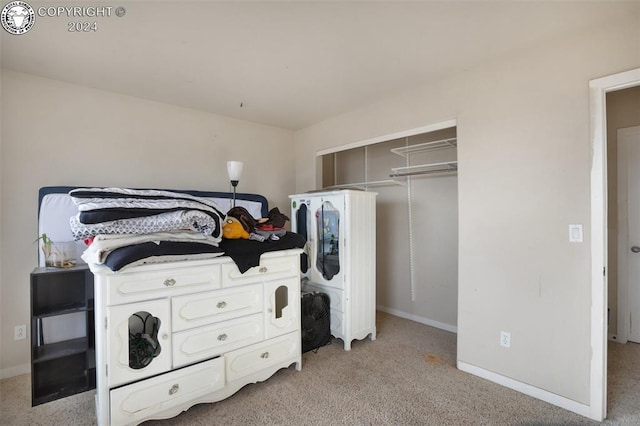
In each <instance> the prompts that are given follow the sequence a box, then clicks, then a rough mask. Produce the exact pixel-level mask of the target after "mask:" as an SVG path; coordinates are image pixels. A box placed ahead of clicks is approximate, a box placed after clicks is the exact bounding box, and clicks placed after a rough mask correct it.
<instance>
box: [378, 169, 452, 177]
mask: <svg viewBox="0 0 640 426" xmlns="http://www.w3.org/2000/svg"><path fill="white" fill-rule="evenodd" d="M457 171H458V168H457V167H454V168H450V169H441V170H426V171H421V172H407V173H393V174H390V175H389V177H390V178H399V177H407V176H419V175H434V174H437V173H443V174H444V173H456V172H457Z"/></svg>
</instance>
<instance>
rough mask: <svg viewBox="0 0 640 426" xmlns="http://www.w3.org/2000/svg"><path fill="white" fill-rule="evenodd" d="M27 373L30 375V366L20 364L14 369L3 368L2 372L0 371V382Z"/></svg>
mask: <svg viewBox="0 0 640 426" xmlns="http://www.w3.org/2000/svg"><path fill="white" fill-rule="evenodd" d="M29 373H31V365H30V364H21V365H17V366H15V367H9V368H3V369H2V370H0V380H2V379H8V378H9V377H15V376H21V375H23V374H29Z"/></svg>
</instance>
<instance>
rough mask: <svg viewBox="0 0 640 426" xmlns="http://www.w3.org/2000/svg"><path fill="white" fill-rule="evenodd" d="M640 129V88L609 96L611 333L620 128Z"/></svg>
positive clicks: (612, 325) (613, 325)
mask: <svg viewBox="0 0 640 426" xmlns="http://www.w3.org/2000/svg"><path fill="white" fill-rule="evenodd" d="M633 126H640V86H637V87H632V88H630V89H625V90H619V91H616V92H611V93H609V94H608V95H607V197H608V199H607V202H608V207H609V209H608V212H607V215H608V216H607V222H608V224H607V228H608V236H609V238H608V239H609V244H608V248H607V250H608V253H607V256H608V262H609V274H608V275H609V294H608V300H609V310H610V311H609V334H610V335H616V334H617V333H618V268H617V265H618V208H617V203H618V185H617V179H618V167H617V165H618V162H617V157H618V129H622V128H625V127H633Z"/></svg>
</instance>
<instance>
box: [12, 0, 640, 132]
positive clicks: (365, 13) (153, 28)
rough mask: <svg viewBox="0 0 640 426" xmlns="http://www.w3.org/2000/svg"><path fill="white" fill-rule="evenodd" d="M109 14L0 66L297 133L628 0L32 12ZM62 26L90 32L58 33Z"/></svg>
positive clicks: (601, 16) (48, 27)
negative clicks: (92, 27)
mask: <svg viewBox="0 0 640 426" xmlns="http://www.w3.org/2000/svg"><path fill="white" fill-rule="evenodd" d="M30 4H31V5H32V6H33V8H34V9H36V10H37V8H38V7H39V6H60V5H63V6H64V5H67V6H82V5H84V6H87V5H91V6H97V5H101V6H105V5H107V6H113V7H114V8H115V7H116V6H123V7H125V9H126V14H125V15H124V16H123V17H116V16H115V14H114V13H113V11H112V16H111V17H104V18H76V19H69V18H67V17H66V16H60V17H41V16H36V22H35V25H34V27H33V28H32V29H31V31H29V32H28V33H26V34H24V35H20V36H15V35H10V34H8V33H6V32H5V31H4V30H0V31H1V32H2V57H1V60H2V67H3V68H5V69H10V70H15V71H21V72H26V73H30V74H35V75H38V76H43V77H48V78H53V79H57V80H62V81H68V82H71V83H75V84H80V85H84V86H89V87H94V88H99V89H104V90H109V91H113V92H118V93H123V94H128V95H132V96H137V97H140V98H145V99H150V100H155V101H160V102H166V103H170V104H175V105H180V106H184V107H189V108H195V109H199V110H204V111H209V112H212V113H216V114H221V115H225V116H230V117H236V118H239V119H243V120H250V121H255V122H259V123H265V124H270V125H274V126H279V127H283V128H288V129H300V128H303V127H306V126H308V125H311V124H314V123H317V122H320V121H322V120H324V119H327V118H328V117H331V116H334V115H338V114H341V113H344V112H346V111H349V110H351V109H354V108H357V107H359V106H362V105H366V104H369V103H372V102H375V101H377V100H379V99H382V98H385V97H387V96H390V95H392V94H395V93H398V92H401V91H405V90H410V89H411V88H412V87H416V86H418V85H420V84H423V83H424V82H426V81H429V80H432V79H436V78H440V77H441V76H443V75H445V74H448V73H454V72H458V71H461V70H464V69H468V68H469V67H472V66H474V65H476V64H478V63H481V62H483V61H488V60H492V58H496V57H499V56H501V55H505V54H509V53H511V52H514V51H518V50H522V49H527V48H530V47H531V46H534V45H535V44H537V43H545V42H549V41H552V40H553V39H554V38H556V37H561V36H566V35H570V34H579V33H580V32H582V31H587V30H588V29H589V28H590V27H592V26H593V25H597V24H600V23H602V22H604V21H612V22H614V21H615V20H618V19H624V17H625V16H628V15H629V14H635V15H636V16H637V14H638V13H639V10H640V7H639V5H640V3H639V2H637V1H635V2H629V3H624V2H612V1H604V2H597V1H591V2H577V1H573V2H558V1H552V2H539V1H534V2H523V1H511V2H488V1H472V2H460V1H449V2H433V1H423V2H410V3H405V2H400V1H387V2H381V1H379V2H363V1H358V2H342V1H332V2H328V1H326V2H293V1H290V2H269V1H262V2H237V1H236V2H217V1H199V2H186V1H150V0H147V1H138V2H122V1H121V2H116V3H111V2H102V1H101V2H88V3H87V2H84V3H83V2H72V3H69V2H63V1H59V2H53V1H49V2H36V1H31V2H30ZM69 21H89V22H96V23H97V25H98V30H97V31H95V32H89V33H71V32H68V31H67V29H68V23H69Z"/></svg>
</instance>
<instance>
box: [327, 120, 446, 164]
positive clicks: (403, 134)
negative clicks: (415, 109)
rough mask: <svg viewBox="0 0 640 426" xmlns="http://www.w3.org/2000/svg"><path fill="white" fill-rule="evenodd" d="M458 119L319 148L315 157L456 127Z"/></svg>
mask: <svg viewBox="0 0 640 426" xmlns="http://www.w3.org/2000/svg"><path fill="white" fill-rule="evenodd" d="M457 123H458V120H456V119H455V118H453V119H450V120H445V121H440V122H438V123H434V124H427V125H426V126H422V127H417V128H415V129H408V130H403V131H401V132H396V133H391V134H389V135H384V136H377V137H375V138H371V139H366V140H363V141H359V142H351V143H348V144H346V145H341V146H336V147H333V148H326V149H321V150H320V151H317V152H316V157H320V156H323V155H327V154H333V153H334V152H340V151H346V150H347V149H353V148H360V147H362V146H367V145H373V144H376V143H381V142H388V141H392V140H395V139H401V138H406V137H409V136H415V135H419V134H421V133H428V132H435V131H436V130H442V129H448V128H450V127H456V125H457Z"/></svg>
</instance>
